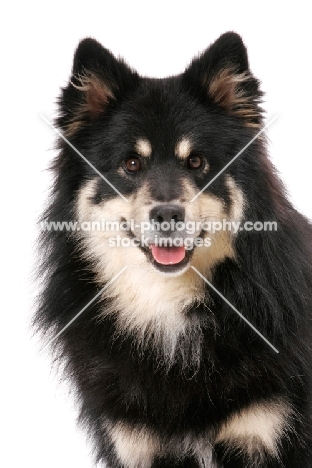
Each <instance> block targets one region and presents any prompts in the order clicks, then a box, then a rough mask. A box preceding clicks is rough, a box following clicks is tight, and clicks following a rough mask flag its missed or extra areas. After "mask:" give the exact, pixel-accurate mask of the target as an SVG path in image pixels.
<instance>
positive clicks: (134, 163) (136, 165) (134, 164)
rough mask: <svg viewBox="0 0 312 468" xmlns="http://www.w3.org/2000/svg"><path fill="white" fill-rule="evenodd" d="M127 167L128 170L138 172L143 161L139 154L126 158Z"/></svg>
mask: <svg viewBox="0 0 312 468" xmlns="http://www.w3.org/2000/svg"><path fill="white" fill-rule="evenodd" d="M125 168H126V170H127V172H131V173H132V174H133V173H134V172H138V171H139V170H140V169H141V161H140V158H138V157H137V156H132V158H128V159H126V160H125Z"/></svg>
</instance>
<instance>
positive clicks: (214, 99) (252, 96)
mask: <svg viewBox="0 0 312 468" xmlns="http://www.w3.org/2000/svg"><path fill="white" fill-rule="evenodd" d="M183 81H184V83H185V84H186V86H187V87H188V89H189V90H190V91H191V92H193V93H195V94H197V95H198V96H200V97H201V98H204V100H205V101H206V102H208V103H210V104H215V105H217V106H220V107H222V108H223V109H224V110H225V111H227V112H228V113H230V114H233V115H237V116H239V117H240V118H241V119H243V122H244V124H245V125H246V126H248V127H255V128H257V127H260V126H261V123H262V109H261V107H260V105H259V104H260V103H261V97H262V92H261V91H260V89H259V82H258V80H257V79H256V78H255V77H254V76H253V75H252V73H251V72H250V69H249V64H248V57H247V51H246V48H245V46H244V43H243V41H242V39H241V37H240V36H239V35H238V34H236V33H233V32H228V33H225V34H223V35H222V36H220V37H219V39H217V40H216V42H214V43H213V44H212V45H211V46H210V47H209V48H208V49H207V50H206V51H205V52H204V53H203V54H202V55H201V56H200V57H198V58H195V59H194V60H193V61H192V63H191V64H190V66H189V67H188V68H187V69H186V70H185V72H184V74H183Z"/></svg>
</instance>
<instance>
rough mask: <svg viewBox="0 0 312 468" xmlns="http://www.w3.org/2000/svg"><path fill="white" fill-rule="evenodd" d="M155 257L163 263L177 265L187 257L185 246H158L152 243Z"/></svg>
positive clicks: (158, 261)
mask: <svg viewBox="0 0 312 468" xmlns="http://www.w3.org/2000/svg"><path fill="white" fill-rule="evenodd" d="M151 250H152V254H153V257H154V259H155V260H156V262H157V263H160V264H161V265H176V264H177V263H180V262H182V260H183V259H184V257H185V247H158V246H157V245H153V244H152V245H151Z"/></svg>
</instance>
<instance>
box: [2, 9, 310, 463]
mask: <svg viewBox="0 0 312 468" xmlns="http://www.w3.org/2000/svg"><path fill="white" fill-rule="evenodd" d="M291 5H292V6H291ZM309 18H310V11H309V10H308V2H303V1H297V2H295V3H294V2H275V3H274V2H271V1H262V2H250V1H229V2H220V1H218V2H217V1H215V2H209V1H196V0H192V1H187V2H184V3H183V2H182V1H179V2H177V1H169V0H168V1H166V2H162V1H158V2H146V1H145V2H139V1H129V2H127V1H123V2H122V1H116V2H114V3H113V2H112V1H111V0H110V1H101V2H100V1H98V2H94V1H92V0H88V1H85V2H78V1H76V2H74V1H67V2H66V1H65V0H63V1H62V2H60V1H53V2H40V3H39V2H38V3H36V2H34V1H30V2H19V3H13V2H12V3H11V6H6V7H5V9H4V10H3V7H2V12H1V21H2V25H1V28H0V31H1V35H3V37H2V38H1V56H0V58H1V74H0V80H1V88H0V89H1V111H0V115H1V135H2V136H1V169H2V171H1V198H0V199H1V220H2V229H1V236H2V242H1V247H2V255H1V274H2V281H1V285H2V295H1V300H2V306H1V311H2V318H1V321H2V332H1V341H0V343H1V359H2V363H1V377H2V383H1V390H0V391H1V400H0V404H1V410H0V411H1V412H0V424H1V428H2V436H1V442H2V446H3V448H2V449H1V451H0V464H1V466H4V467H6V468H11V467H14V468H15V467H23V468H25V467H31V468H42V467H44V468H52V467H53V468H54V467H58V468H71V467H74V468H88V467H92V466H93V465H92V459H91V456H90V454H89V451H90V449H89V447H88V446H87V444H86V442H85V436H84V434H83V433H80V432H79V431H78V430H77V429H76V426H75V416H76V412H75V409H74V408H73V400H72V398H71V397H70V396H68V388H67V387H66V386H65V385H63V384H60V383H57V382H59V379H58V378H56V376H55V375H54V374H53V372H51V360H50V358H49V356H48V354H47V353H46V352H45V353H43V354H42V355H39V353H38V350H39V345H38V343H37V340H36V339H34V338H32V336H31V333H30V331H29V325H28V323H29V320H30V317H31V314H32V313H33V305H32V301H33V298H34V294H35V291H36V286H35V284H34V283H33V282H32V280H31V274H32V272H33V270H34V254H33V243H34V240H35V238H36V235H37V228H36V225H35V221H36V218H37V216H38V214H39V212H40V210H41V208H42V204H43V200H44V199H45V198H46V194H47V187H48V186H49V182H50V175H49V173H48V172H47V171H45V169H46V168H47V166H48V163H49V162H50V161H51V158H52V157H53V154H54V152H53V151H52V150H49V149H50V148H52V146H53V139H54V134H53V131H52V130H51V129H50V128H49V127H48V126H47V125H46V124H45V123H44V122H43V121H42V120H41V119H40V117H39V114H40V113H43V114H44V115H45V116H46V117H48V118H51V117H53V115H54V113H55V105H54V102H55V99H56V97H57V95H58V93H59V88H60V86H62V85H64V84H65V83H66V81H67V79H68V77H69V73H70V69H71V62H72V56H73V52H74V49H75V47H76V46H77V44H78V42H79V40H80V39H82V38H84V37H86V36H93V37H94V38H96V39H97V40H99V41H100V42H102V44H103V45H104V46H106V47H108V48H110V49H111V50H112V51H113V52H114V53H115V54H116V55H121V56H123V57H124V58H125V59H126V61H127V62H128V63H129V64H130V65H131V66H133V67H134V68H136V69H137V70H138V71H139V72H141V73H142V74H146V75H154V76H158V77H159V76H165V75H168V74H175V73H178V72H181V71H182V70H183V68H184V67H185V66H186V65H187V64H188V62H189V61H190V59H191V58H192V57H193V56H194V54H197V53H198V52H200V51H202V50H203V49H205V48H206V47H207V46H208V45H209V44H210V43H211V42H212V41H214V40H215V39H216V38H217V37H218V36H219V35H220V34H221V33H223V32H225V31H227V30H234V31H236V32H238V33H240V34H241V35H242V37H243V39H244V41H245V43H246V45H247V46H248V50H249V56H250V63H251V68H252V70H253V72H254V74H255V75H256V76H257V77H259V78H260V79H261V81H262V83H263V89H264V90H265V91H266V103H265V108H266V110H267V115H268V118H270V117H273V116H274V115H276V114H278V119H277V120H276V121H275V122H274V123H273V124H272V126H271V127H270V129H269V137H270V140H271V147H270V152H271V156H272V159H273V160H274V162H275V165H276V166H277V168H278V170H279V171H280V173H281V175H282V178H283V180H284V181H285V183H286V185H287V187H288V189H289V192H290V195H291V197H292V200H293V202H294V203H295V205H296V206H298V207H299V208H300V210H301V211H302V212H303V213H305V214H306V215H307V216H308V217H310V218H312V207H311V202H310V197H311V185H310V183H311V182H310V181H311V175H310V161H311V156H312V155H311V115H310V112H311V109H312V102H311V95H312V93H311V67H310V61H311V32H309V31H311V28H310V24H309Z"/></svg>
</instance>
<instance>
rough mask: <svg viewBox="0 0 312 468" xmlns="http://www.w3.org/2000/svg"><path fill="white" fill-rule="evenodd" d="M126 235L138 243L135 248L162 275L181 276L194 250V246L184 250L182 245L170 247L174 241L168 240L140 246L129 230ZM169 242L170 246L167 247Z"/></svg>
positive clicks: (150, 242)
mask: <svg viewBox="0 0 312 468" xmlns="http://www.w3.org/2000/svg"><path fill="white" fill-rule="evenodd" d="M202 234H203V233H201V234H200V237H202ZM128 235H129V237H130V238H132V239H135V240H137V241H138V245H137V247H138V248H139V249H140V250H141V251H142V252H143V253H144V254H145V255H146V257H147V259H148V260H149V262H150V263H151V264H152V265H153V267H154V268H156V269H157V270H158V271H160V272H162V273H171V274H175V273H177V274H182V273H183V272H184V271H185V269H186V268H187V267H188V264H189V263H190V260H191V257H192V254H193V252H194V249H195V246H192V247H191V248H189V247H188V248H186V246H184V245H182V246H175V245H172V243H173V240H174V239H170V238H161V240H160V241H158V243H154V242H153V241H152V240H150V241H149V242H147V244H145V245H144V244H143V245H142V243H140V242H139V239H138V238H137V237H136V235H135V234H134V233H133V232H132V231H131V230H130V231H129V232H128ZM161 241H163V242H164V243H165V244H166V241H167V245H161ZM170 241H171V245H168V243H170Z"/></svg>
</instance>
